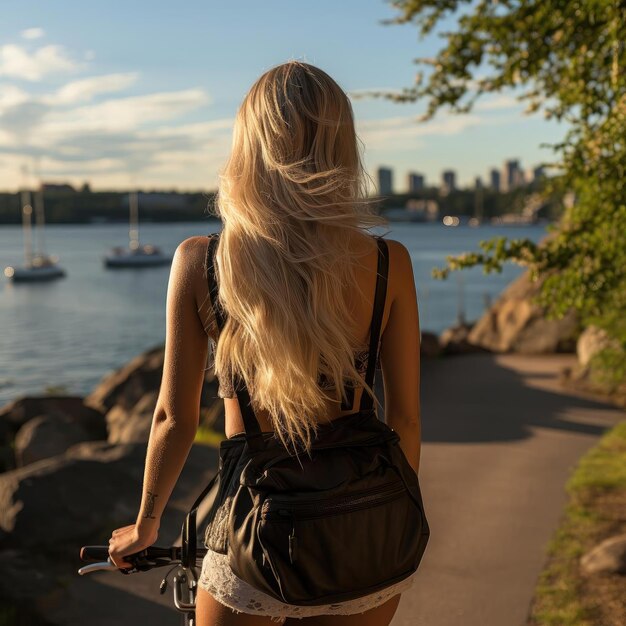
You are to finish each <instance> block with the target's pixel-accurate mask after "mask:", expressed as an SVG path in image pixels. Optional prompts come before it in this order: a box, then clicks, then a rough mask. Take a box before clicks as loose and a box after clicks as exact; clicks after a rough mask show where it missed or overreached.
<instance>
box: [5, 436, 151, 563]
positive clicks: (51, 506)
mask: <svg viewBox="0 0 626 626" xmlns="http://www.w3.org/2000/svg"><path fill="white" fill-rule="evenodd" d="M145 454H146V445H145V443H144V444H126V445H113V444H109V443H107V442H106V441H93V442H86V443H79V444H76V445H74V446H72V447H71V448H69V450H67V452H66V453H65V454H63V455H59V456H55V457H51V458H48V459H43V460H41V461H37V462H36V463H31V464H30V465H27V466H25V467H21V468H18V469H14V470H11V471H9V472H5V473H4V474H1V475H0V548H9V547H10V548H20V549H22V548H33V549H39V550H42V551H45V552H47V553H51V552H62V551H63V550H66V549H67V547H68V546H71V547H72V549H74V550H75V549H76V546H80V545H81V541H83V540H86V541H89V540H93V537H94V536H95V535H97V534H98V533H100V532H104V533H106V532H110V530H111V529H112V528H116V527H119V526H122V525H126V524H128V523H129V522H132V521H133V518H134V516H136V515H137V511H138V510H139V505H140V498H141V486H142V481H143V469H144V462H145Z"/></svg>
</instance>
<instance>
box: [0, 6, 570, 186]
mask: <svg viewBox="0 0 626 626" xmlns="http://www.w3.org/2000/svg"><path fill="white" fill-rule="evenodd" d="M79 8H80V10H79ZM118 8H119V9H120V10H121V9H122V8H123V10H124V14H125V16H126V17H125V19H124V20H119V19H117V17H115V16H116V10H117V9H118ZM245 8H246V10H245V11H244V12H242V11H241V8H240V7H239V8H238V7H229V6H226V5H224V6H219V7H212V8H211V9H210V10H209V8H207V7H206V6H205V5H204V4H202V3H200V2H198V1H195V0H194V1H193V2H190V3H189V10H188V12H187V13H185V14H180V15H177V19H175V20H173V19H169V18H168V16H169V15H170V13H169V12H171V7H170V6H169V4H168V3H165V2H159V1H157V2H154V3H151V4H148V3H146V2H145V1H143V0H141V1H138V2H137V3H133V4H132V5H128V3H126V4H124V5H122V3H119V2H118V1H117V0H114V1H113V2H111V3H110V5H107V7H103V6H98V5H88V6H85V5H79V4H78V3H77V2H76V1H75V0H67V11H66V12H65V13H64V14H60V13H59V12H58V11H55V10H54V7H52V6H49V5H48V4H47V3H45V2H43V0H39V1H34V0H24V2H22V3H20V4H19V5H17V6H16V7H15V8H14V10H12V11H11V12H10V13H7V15H6V16H5V18H6V19H3V21H2V23H1V24H0V189H2V190H6V191H16V190H17V189H18V188H19V187H20V186H21V185H22V184H23V176H22V173H21V167H22V165H23V164H24V163H25V162H28V163H30V167H31V169H32V168H33V165H32V164H33V159H34V157H35V156H37V155H38V156H39V157H40V168H41V179H42V180H43V181H45V182H57V183H64V182H67V183H69V184H72V185H73V186H75V187H80V186H81V185H82V184H83V183H84V182H88V183H89V184H90V186H91V188H92V189H93V190H94V191H99V190H114V189H127V188H130V187H139V188H155V189H156V188H164V189H177V190H179V191H194V190H211V189H215V188H216V187H217V183H218V171H219V169H220V167H221V166H222V165H223V164H224V162H225V160H226V158H227V156H228V154H229V152H230V146H231V141H232V125H233V120H234V116H235V114H236V111H237V108H238V106H239V104H240V102H241V100H242V98H243V96H244V95H245V93H246V92H247V90H248V89H249V87H250V86H251V85H252V83H253V82H254V80H256V78H258V76H260V74H261V73H263V72H264V71H266V70H267V69H269V68H270V67H272V66H274V65H276V64H278V63H281V62H285V61H287V60H289V59H298V60H301V61H305V62H309V63H313V64H314V65H317V66H319V67H320V68H322V69H324V70H325V71H327V72H328V73H329V74H330V75H331V76H332V77H333V78H334V79H335V80H337V82H338V83H339V85H340V86H341V87H342V88H343V89H344V90H345V91H346V92H347V93H348V96H349V97H350V99H351V102H352V106H353V110H354V116H355V124H356V130H357V134H358V136H359V139H360V147H361V149H362V153H363V160H364V164H365V166H366V169H367V171H368V174H369V176H370V181H371V182H370V187H371V188H374V187H375V185H374V180H375V177H376V171H377V168H378V167H379V166H380V165H383V164H386V165H389V166H390V167H392V168H393V169H394V170H395V171H409V170H412V169H413V168H414V165H413V164H414V163H415V162H419V163H422V164H423V166H422V167H421V168H420V173H421V174H423V175H425V177H426V179H428V180H431V181H432V180H435V179H437V178H438V177H439V176H440V173H441V171H442V170H443V169H446V167H448V166H449V165H450V163H454V169H455V171H456V172H457V184H458V185H459V186H464V185H468V184H471V182H472V181H473V179H474V177H475V176H476V171H477V170H480V171H484V172H487V171H488V169H489V167H490V166H491V164H492V163H494V162H499V161H500V159H501V155H502V153H503V152H505V153H506V152H509V151H508V150H506V149H503V143H506V144H507V145H510V146H512V147H513V148H514V150H512V151H513V152H514V153H515V154H517V155H518V156H519V158H520V160H521V161H523V162H526V163H539V162H542V161H550V157H551V150H550V149H549V148H545V147H544V148H542V147H540V144H541V143H542V142H546V143H554V142H557V141H559V140H560V139H561V138H562V136H563V134H564V132H565V128H564V125H561V124H559V123H557V122H556V121H554V120H552V121H546V120H543V119H542V117H541V116H539V115H533V116H524V115H523V114H522V111H523V109H524V104H523V103H520V102H518V101H517V100H516V99H515V96H516V95H517V94H514V93H511V92H507V93H501V94H496V95H493V96H490V97H483V98H482V99H480V100H479V101H478V102H477V104H476V106H475V109H474V111H473V112H471V113H469V114H464V115H453V114H448V113H442V114H439V115H438V116H437V117H436V118H435V119H433V120H431V121H430V122H428V123H425V124H419V123H417V121H416V119H417V117H418V116H419V115H420V114H421V113H423V112H424V110H425V104H426V103H406V104H402V105H400V104H397V103H393V102H389V101H385V100H380V99H361V98H359V97H358V95H359V94H362V93H363V92H369V91H374V90H382V91H391V90H393V91H399V90H401V89H402V88H403V87H407V86H410V85H411V84H412V81H413V76H414V65H413V63H412V60H413V59H414V58H415V57H416V56H419V55H429V54H433V53H434V52H435V51H436V49H437V47H438V46H439V42H438V39H437V38H436V37H430V38H427V39H426V40H424V41H419V40H418V38H417V29H416V28H415V27H414V26H409V25H404V26H402V27H400V26H383V25H381V24H380V23H379V22H380V20H382V19H389V18H391V17H393V16H394V15H395V13H394V11H393V10H392V7H390V6H388V5H386V4H385V3H383V2H380V3H377V2H372V3H368V4H362V3H357V2H356V0H347V1H346V2H345V3H341V4H340V5H337V4H336V3H332V2H330V0H320V2H319V3H318V6H317V7H315V9H316V10H314V8H312V7H306V6H298V7H297V8H294V7H293V6H292V5H291V4H290V3H288V2H286V1H284V0H280V1H279V0H272V1H271V2H270V3H268V4H267V5H266V4H264V5H263V7H260V6H258V5H257V4H256V3H245ZM73 9H75V10H73ZM318 9H321V10H318ZM357 9H358V10H357ZM242 13H243V15H242ZM33 16H36V18H35V17H33ZM114 18H115V19H114ZM329 18H332V19H329ZM347 24H350V25H351V26H352V27H354V28H355V29H357V31H358V32H359V37H358V38H357V39H356V40H355V39H353V38H346V37H345V36H343V35H344V34H345V33H344V31H345V27H346V25H347ZM209 27H210V28H209ZM138 28H141V32H142V37H139V38H138V37H136V36H135V35H136V30H137V29H138ZM207 28H208V29H209V30H208V31H207ZM320 29H322V30H320ZM207 32H210V36H207V34H206V33H207ZM319 32H324V33H325V37H324V38H320V37H319ZM233 35H237V36H236V37H234V36H233ZM164 38H166V39H167V42H168V45H167V46H164V45H162V40H163V39H164ZM346 40H349V41H346ZM329 42H331V43H332V44H333V45H331V46H329V45H328V43H329ZM372 42H374V43H375V45H371V44H372ZM32 178H34V176H33V177H32Z"/></svg>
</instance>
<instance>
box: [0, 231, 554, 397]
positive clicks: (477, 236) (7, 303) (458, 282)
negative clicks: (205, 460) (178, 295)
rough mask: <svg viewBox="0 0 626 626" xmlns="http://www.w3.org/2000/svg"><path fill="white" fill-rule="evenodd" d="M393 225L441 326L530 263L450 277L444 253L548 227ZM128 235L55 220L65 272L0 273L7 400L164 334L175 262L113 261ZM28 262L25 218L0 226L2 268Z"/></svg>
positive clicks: (164, 242)
mask: <svg viewBox="0 0 626 626" xmlns="http://www.w3.org/2000/svg"><path fill="white" fill-rule="evenodd" d="M220 228H221V224H220V222H218V221H215V220H212V219H207V221H206V222H193V223H192V222H190V223H175V224H155V223H145V224H142V225H141V228H140V239H141V242H142V243H152V244H156V245H158V246H161V247H162V248H163V250H164V251H165V252H166V253H170V254H173V252H174V250H175V248H176V246H177V245H178V244H179V243H180V242H181V241H183V240H184V239H186V238H187V237H191V236H193V235H202V234H209V233H212V232H216V231H218V230H220ZM390 228H391V232H390V233H389V235H387V237H388V238H390V239H396V240H398V241H401V242H402V243H403V244H404V245H405V246H406V247H407V248H408V250H409V251H410V252H411V257H412V259H413V270H414V274H415V282H416V288H417V297H418V305H419V310H420V325H421V328H422V330H423V331H434V332H441V331H442V330H444V329H445V328H447V327H448V326H451V325H453V324H454V323H455V322H456V320H457V316H458V312H459V307H460V306H462V308H463V309H464V311H465V315H466V319H468V320H473V319H475V318H477V317H479V316H480V315H481V314H482V313H483V311H484V308H485V304H486V301H487V299H491V300H494V299H495V298H496V297H497V296H498V294H499V293H500V292H501V291H502V289H504V287H505V286H506V285H507V284H508V283H509V282H510V281H511V280H512V279H514V278H515V277H516V276H518V275H519V274H520V273H521V272H522V271H523V270H522V268H519V267H517V266H515V265H508V266H506V267H505V268H504V270H503V272H502V273H501V274H497V273H496V274H490V275H485V274H483V272H482V268H481V267H477V268H473V269H471V270H463V271H462V272H453V273H451V274H450V276H449V278H448V279H447V280H445V281H439V280H435V279H433V278H431V276H430V272H431V269H432V268H433V267H435V266H437V267H439V266H442V265H443V264H444V262H445V257H446V255H449V254H458V253H461V252H465V251H471V250H478V242H479V241H481V240H483V239H489V238H491V237H492V236H495V235H507V236H509V237H516V238H517V237H528V238H530V239H532V240H533V241H539V240H540V239H541V238H542V237H543V236H544V235H545V227H544V226H514V227H511V226H509V227H506V226H481V227H478V228H471V227H468V226H459V227H446V226H443V225H441V224H410V223H397V222H396V223H391V224H390ZM127 243H128V226H127V225H125V224H106V225H104V224H99V225H55V224H51V225H48V226H47V227H46V251H47V252H48V253H49V254H56V255H58V256H59V257H60V264H61V265H62V266H63V267H64V268H65V269H66V271H67V276H66V277H65V278H61V279H59V280H57V281H53V282H50V283H40V284H12V283H11V282H9V281H8V280H7V279H6V278H4V276H2V277H1V278H0V405H2V404H4V403H5V402H8V401H9V400H12V399H14V398H16V397H17V396H20V395H23V394H33V395H34V394H41V393H45V392H46V389H48V388H50V387H62V388H63V392H65V393H70V394H78V395H86V394H87V393H89V392H90V391H91V390H92V388H93V387H94V386H95V385H96V384H97V383H98V382H99V381H100V379H101V378H102V377H103V376H104V375H105V374H107V373H109V372H110V371H111V370H113V369H117V368H118V367H120V366H122V365H124V364H125V363H126V362H127V361H129V360H130V359H131V358H133V357H134V356H136V355H137V354H139V353H141V352H143V351H145V350H147V349H148V348H152V347H154V346H155V345H157V344H159V343H162V342H163V341H164V339H165V301H166V292H167V282H168V277H169V271H170V268H169V266H165V267H160V268H145V269H136V270H107V269H105V268H104V265H103V262H102V257H103V255H104V254H106V253H107V252H108V251H109V250H110V248H112V247H113V246H116V245H126V244H127ZM22 263H23V240H22V232H21V228H20V227H19V226H2V227H0V271H1V270H3V269H4V267H6V266H7V265H21V264H22ZM0 276H1V274H0ZM461 302H462V304H461Z"/></svg>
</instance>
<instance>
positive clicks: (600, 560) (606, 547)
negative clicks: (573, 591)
mask: <svg viewBox="0 0 626 626" xmlns="http://www.w3.org/2000/svg"><path fill="white" fill-rule="evenodd" d="M580 570H581V572H582V573H583V574H586V575H592V574H600V573H606V574H626V534H623V535H617V536H615V537H610V538H609V539H605V540H604V541H603V542H602V543H600V544H598V545H597V546H596V547H595V548H593V549H591V550H590V551H589V552H587V553H586V554H584V555H583V556H582V557H581V558H580Z"/></svg>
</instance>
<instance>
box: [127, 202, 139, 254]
mask: <svg viewBox="0 0 626 626" xmlns="http://www.w3.org/2000/svg"><path fill="white" fill-rule="evenodd" d="M129 204H130V229H129V231H128V236H129V239H130V243H129V246H128V247H129V248H130V249H131V250H136V249H137V248H139V200H138V197H137V190H133V191H131V192H130V194H129Z"/></svg>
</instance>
